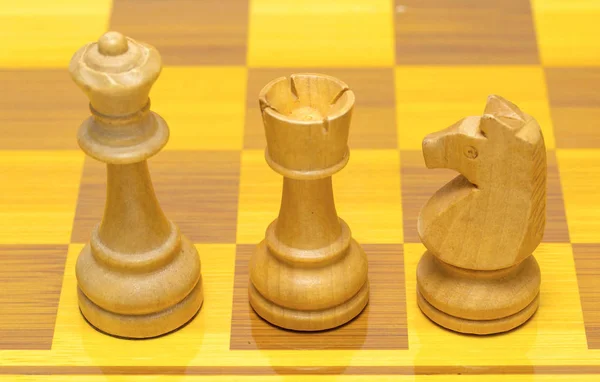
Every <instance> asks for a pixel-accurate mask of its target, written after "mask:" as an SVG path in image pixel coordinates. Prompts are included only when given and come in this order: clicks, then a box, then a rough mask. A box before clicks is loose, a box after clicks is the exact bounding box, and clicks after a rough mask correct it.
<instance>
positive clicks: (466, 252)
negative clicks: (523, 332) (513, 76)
mask: <svg viewBox="0 0 600 382" xmlns="http://www.w3.org/2000/svg"><path fill="white" fill-rule="evenodd" d="M423 155H424V158H425V163H426V166H427V167H428V168H449V169H453V170H456V171H458V172H460V173H461V175H459V176H457V177H456V178H454V179H453V180H452V181H450V182H449V183H448V184H446V185H445V186H444V187H442V188H441V189H440V190H438V191H437V192H436V193H435V194H434V195H433V197H432V198H431V199H430V200H429V201H428V202H427V204H426V205H425V206H424V207H423V209H422V211H421V214H420V216H419V219H418V232H419V236H420V238H421V240H422V242H423V244H424V245H425V247H426V248H427V252H426V253H425V254H424V255H423V257H422V258H421V260H420V262H419V265H418V268H417V285H418V288H417V289H418V296H417V298H418V303H419V306H420V308H421V310H422V311H423V312H424V313H425V315H427V316H428V317H429V318H430V319H432V320H433V321H435V322H437V323H438V324H440V325H441V326H444V327H446V328H448V329H451V330H454V331H458V332H463V333H473V334H491V333H499V332H504V331H508V330H511V329H513V328H515V327H517V326H519V325H521V324H523V323H524V322H526V321H527V320H528V319H529V318H530V317H531V316H532V315H533V314H534V313H535V311H536V310H537V308H538V305H539V289H540V268H539V266H538V263H537V261H536V260H535V258H534V257H533V256H532V252H533V251H534V250H535V249H536V247H537V246H538V245H539V243H540V241H541V240H542V236H543V233H544V227H545V221H546V148H545V144H544V138H543V136H542V132H541V130H540V127H539V125H538V123H537V122H536V121H535V119H534V118H532V117H531V116H529V115H527V114H525V113H524V112H522V111H521V110H520V109H519V108H518V107H517V106H515V105H514V104H512V103H511V102H509V101H507V100H505V99H503V98H501V97H499V96H490V97H489V98H488V101H487V104H486V107H485V111H484V114H483V115H482V116H481V117H467V118H464V119H462V120H460V121H459V122H457V123H456V124H454V125H453V126H451V127H449V128H447V129H446V130H443V131H440V132H437V133H433V134H430V135H428V136H427V137H425V139H424V140H423Z"/></svg>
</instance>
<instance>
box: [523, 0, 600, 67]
mask: <svg viewBox="0 0 600 382" xmlns="http://www.w3.org/2000/svg"><path fill="white" fill-rule="evenodd" d="M531 4H532V7H533V14H534V19H535V26H536V31H537V41H538V46H539V50H540V57H541V61H542V64H543V65H545V66H595V65H598V64H600V45H599V44H598V39H597V36H598V35H599V34H600V24H598V17H600V4H599V3H598V2H597V1H595V0H578V1H562V0H532V1H531Z"/></svg>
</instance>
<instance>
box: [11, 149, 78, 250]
mask: <svg viewBox="0 0 600 382" xmlns="http://www.w3.org/2000/svg"><path fill="white" fill-rule="evenodd" d="M82 166H83V154H82V153H81V152H80V151H42V150H40V151H17V150H15V151H0V184H2V192H1V193H0V244H36V245H37V244H40V245H41V244H68V243H69V238H70V236H71V226H72V224H73V217H74V216H75V207H76V205H77V191H78V189H79V180H80V177H81V168H82Z"/></svg>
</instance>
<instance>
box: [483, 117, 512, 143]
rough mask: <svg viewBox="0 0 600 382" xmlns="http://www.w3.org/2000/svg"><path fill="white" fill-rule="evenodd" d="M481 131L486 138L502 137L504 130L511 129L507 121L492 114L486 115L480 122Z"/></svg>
mask: <svg viewBox="0 0 600 382" xmlns="http://www.w3.org/2000/svg"><path fill="white" fill-rule="evenodd" d="M479 129H480V130H481V132H482V133H483V135H485V136H486V137H488V138H489V137H493V136H496V135H500V134H501V133H502V131H503V130H506V129H511V128H510V126H508V125H507V124H506V123H505V121H502V120H501V119H500V118H498V117H496V116H495V115H492V114H484V115H482V116H481V119H480V120H479Z"/></svg>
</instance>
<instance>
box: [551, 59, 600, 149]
mask: <svg viewBox="0 0 600 382" xmlns="http://www.w3.org/2000/svg"><path fill="white" fill-rule="evenodd" d="M546 81H547V83H548V98H549V99H550V106H551V108H552V118H553V120H554V133H555V135H556V141H557V147H559V148H600V96H599V95H598V91H597V89H598V87H600V69H598V68H546Z"/></svg>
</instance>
